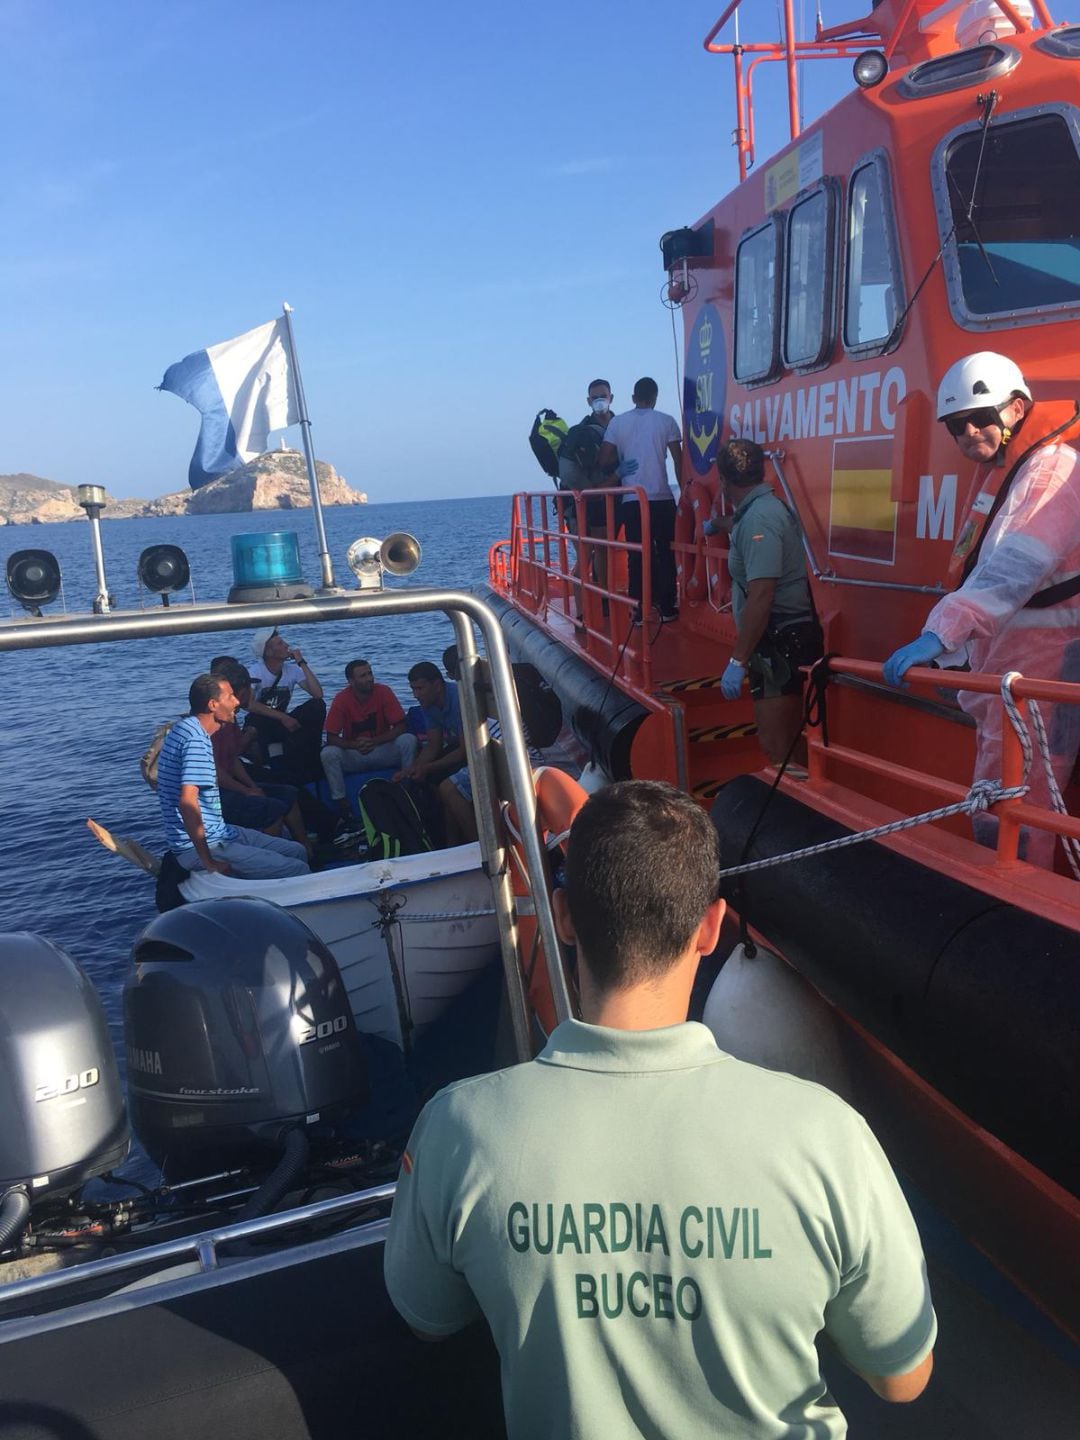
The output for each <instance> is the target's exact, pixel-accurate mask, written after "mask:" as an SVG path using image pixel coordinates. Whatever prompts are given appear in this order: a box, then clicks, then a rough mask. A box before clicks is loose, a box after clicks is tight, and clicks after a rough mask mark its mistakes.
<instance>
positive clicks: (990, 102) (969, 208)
mask: <svg viewBox="0 0 1080 1440" xmlns="http://www.w3.org/2000/svg"><path fill="white" fill-rule="evenodd" d="M1000 98H1001V97H1000V96H999V95H998V92H997V91H996V90H991V91H990V92H989V93H988V94H985V95H982V94H980V95H978V96H976V100H975V103H976V104H977V105H978V106H979V107H980V109H981V110H982V112H983V119H982V134H981V137H980V141H979V157H978V160H977V161H976V163H975V175H974V177H973V179H972V182H971V195H970V197H969V198H968V199H967V200H966V201H965V200H964V197H963V195H962V194H961V192H960V189H959V187H958V186H957V183H956V181H955V180H954V179H953V178H952V176H950V177H949V180H950V184H951V185H952V186H953V188H954V189H955V190H956V195H957V199H958V200H959V201H960V205H961V208H963V207H964V206H965V205H966V213H965V215H964V220H965V222H966V223H967V224H968V225H970V227H971V233H972V235H973V236H974V237H975V243H976V244H977V245H978V247H979V252H980V254H981V255H982V257H983V259H984V260H985V261H986V266H987V269H988V270H989V271H990V274H991V275H993V277H994V283H995V285H996V284H997V283H998V279H997V276H996V275H995V274H994V267H993V266H992V265H991V264H990V256H989V255H988V254H987V253H986V248H985V246H984V245H983V242H982V238H981V236H980V235H979V231H978V229H977V227H976V225H975V218H974V217H975V198H976V196H977V195H978V193H979V178H980V176H981V175H982V166H983V157H984V156H985V154H986V134H987V131H988V130H989V129H990V121H991V119H992V117H993V114H994V109H995V107H996V105H997V102H998V100H999V99H1000ZM946 174H948V171H946ZM955 234H956V219H955V218H954V219H953V222H952V224H951V225H950V226H949V230H948V234H947V235H946V236H945V238H944V240H942V242H941V245H940V247H939V249H938V252H937V254H936V255H935V256H934V258H933V260H931V261H930V264H929V265H928V266H927V267H926V273H925V274H924V275H923V277H922V279H921V280H920V281H919V283H918V285H916V286H915V291H914V294H913V295H912V297H911V299H910V300H909V301H908V303H907V304H906V305H905V306H904V308H903V310H901V311H900V314H899V315H898V316H897V318H896V322H895V324H894V325H893V327H892V329H891V330H890V331H889V338H888V340H887V341H886V342H885V349H886V350H891V349H892V347H893V346H894V345H895V344H896V341H897V338H898V337H899V335H900V332H901V331H902V330H903V328H904V321H905V320H906V319H907V317H908V316H909V315H910V314H911V311H912V309H913V307H914V305H915V301H916V300H918V298H919V296H920V295H921V294H922V290H923V286H924V285H925V284H926V282H927V281H928V280H929V279H930V276H931V275H932V274H933V273H934V271H935V270H936V269H937V267H938V265H939V264H940V263H941V257H942V256H943V255H944V254H945V247H946V246H947V245H948V244H949V242H950V241H951V240H952V238H953V236H954V235H955Z"/></svg>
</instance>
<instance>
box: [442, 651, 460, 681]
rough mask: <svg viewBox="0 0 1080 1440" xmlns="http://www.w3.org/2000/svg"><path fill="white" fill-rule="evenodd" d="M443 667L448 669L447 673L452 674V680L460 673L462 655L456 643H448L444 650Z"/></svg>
mask: <svg viewBox="0 0 1080 1440" xmlns="http://www.w3.org/2000/svg"><path fill="white" fill-rule="evenodd" d="M442 668H443V669H444V670H445V671H446V673H447V675H449V676H450V679H451V680H456V679H457V678H458V676H459V675H460V673H461V657H460V656H459V655H458V648H457V646H456V645H448V646H447V647H446V649H445V650H444V651H443V652H442Z"/></svg>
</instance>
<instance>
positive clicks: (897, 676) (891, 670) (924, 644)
mask: <svg viewBox="0 0 1080 1440" xmlns="http://www.w3.org/2000/svg"><path fill="white" fill-rule="evenodd" d="M944 653H945V646H944V645H943V644H942V643H941V641H940V640H939V639H938V637H937V636H936V635H935V634H934V632H933V631H932V630H924V631H923V633H922V634H921V635H920V636H919V638H918V639H917V640H911V641H909V642H908V644H907V645H901V646H900V649H899V650H894V651H893V653H892V654H891V655H890V656H889V658H888V660H886V661H885V666H884V671H885V679H886V680H887V681H888V683H889V684H890V685H899V686H900V688H901V689H906V688H907V687H906V686H905V685H904V676H905V675H906V674H907V672H908V671H909V670H910V669H911V667H912V666H913V665H929V664H930V661H931V660H936V659H937V657H938V656H939V655H943V654H944Z"/></svg>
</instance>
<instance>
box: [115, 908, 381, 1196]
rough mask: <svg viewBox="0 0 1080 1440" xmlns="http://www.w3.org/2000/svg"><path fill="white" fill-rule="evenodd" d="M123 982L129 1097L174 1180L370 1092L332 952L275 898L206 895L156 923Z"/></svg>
mask: <svg viewBox="0 0 1080 1440" xmlns="http://www.w3.org/2000/svg"><path fill="white" fill-rule="evenodd" d="M132 959H133V961H134V969H133V970H132V971H131V973H130V974H129V976H128V978H127V981H126V983H125V985H124V1039H125V1043H126V1046H127V1063H128V1096H129V1101H130V1105H131V1118H132V1123H133V1124H134V1126H135V1130H136V1133H137V1134H138V1136H139V1139H140V1140H141V1141H142V1143H143V1144H144V1145H145V1147H146V1149H147V1151H148V1152H149V1154H150V1156H151V1157H152V1158H153V1159H154V1160H155V1161H156V1162H157V1164H158V1165H160V1166H161V1168H162V1170H163V1171H164V1172H165V1174H166V1175H167V1177H168V1178H170V1179H180V1178H187V1177H190V1176H193V1175H197V1174H200V1173H203V1172H204V1171H205V1169H206V1168H207V1167H208V1166H212V1165H215V1164H220V1163H222V1162H224V1163H226V1164H235V1163H237V1162H239V1161H244V1160H258V1159H262V1158H265V1156H266V1150H267V1147H270V1146H277V1145H278V1144H279V1143H280V1142H281V1140H282V1137H283V1135H284V1134H285V1132H286V1131H288V1130H290V1129H294V1128H298V1127H299V1128H302V1127H305V1126H311V1125H314V1124H316V1123H323V1122H327V1121H331V1122H332V1121H333V1120H334V1119H335V1117H337V1116H338V1115H341V1114H343V1113H344V1112H345V1111H346V1110H347V1109H348V1108H349V1107H350V1106H352V1105H354V1104H357V1103H360V1102H362V1101H363V1100H364V1099H366V1097H367V1075H366V1068H365V1064H364V1057H363V1052H362V1050H361V1046H360V1037H359V1035H358V1033H357V1030H356V1023H355V1021H354V1020H353V1016H352V1010H351V1007H350V1005H349V997H348V994H347V993H346V990H345V986H344V984H343V982H342V979H341V974H340V972H339V970H338V967H337V963H336V961H335V960H334V957H333V955H331V953H330V951H329V950H328V949H327V948H326V946H325V945H324V944H323V942H322V941H321V940H319V939H318V938H317V937H316V936H315V935H313V934H312V933H311V931H310V930H309V929H308V928H307V926H306V925H304V924H303V923H302V922H301V921H299V920H297V919H296V917H295V916H293V915H290V914H289V912H288V911H287V910H283V909H281V907H280V906H278V905H273V904H271V903H270V902H269V901H268V900H254V899H247V898H244V899H235V900H208V901H202V902H199V903H197V904H194V905H184V906H182V907H181V908H180V909H177V910H169V911H167V912H166V913H165V914H164V915H159V916H158V917H157V918H156V919H155V920H152V921H151V922H150V924H149V925H148V926H147V927H146V929H145V930H144V931H143V932H142V934H141V935H140V936H139V938H138V939H137V940H136V941H135V945H134V949H133V951H132Z"/></svg>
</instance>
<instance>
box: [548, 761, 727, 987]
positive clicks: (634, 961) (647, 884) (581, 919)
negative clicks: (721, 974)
mask: <svg viewBox="0 0 1080 1440" xmlns="http://www.w3.org/2000/svg"><path fill="white" fill-rule="evenodd" d="M719 874H720V845H719V841H718V840H717V836H716V831H715V830H714V829H713V827H712V824H711V822H710V820H709V818H708V816H707V815H706V814H705V812H704V811H703V810H702V809H701V807H700V806H699V805H698V804H697V803H696V802H695V801H693V800H691V799H690V797H689V796H688V795H684V794H683V793H682V792H681V791H680V790H676V789H675V788H674V786H672V785H665V784H662V783H661V782H660V781H657V780H625V781H623V782H622V783H620V784H618V785H609V786H608V787H607V788H606V789H604V790H601V791H599V792H598V793H597V794H596V795H593V796H592V797H591V798H590V799H589V801H588V802H587V803H586V804H585V805H584V807H583V808H582V809H581V811H580V812H579V813H578V817H577V819H576V820H575V821H574V823H573V825H572V826H571V829H570V838H569V841H568V842H567V847H566V898H567V902H568V905H569V909H570V919H571V922H572V923H573V926H574V930H575V931H576V933H577V937H578V940H579V941H580V943H581V948H582V950H583V951H584V953H585V956H586V959H587V962H588V968H589V972H590V974H591V975H592V977H593V979H594V980H595V981H596V983H597V985H599V986H600V988H601V989H602V990H604V991H609V990H622V989H625V988H627V987H628V986H630V985H635V984H638V983H639V982H641V981H643V980H648V979H652V978H656V977H658V976H660V975H663V974H664V973H665V972H666V971H668V970H669V969H670V968H671V966H672V965H673V964H674V962H675V960H676V959H677V958H678V957H679V956H680V955H681V954H682V952H683V951H684V950H685V949H686V947H687V945H688V944H689V943H690V941H691V939H692V938H693V936H694V932H695V931H696V929H697V927H698V926H699V925H700V924H701V922H702V920H703V919H704V918H705V912H706V910H708V908H709V906H710V905H711V904H712V903H713V902H714V901H715V900H716V899H717V897H718V891H719Z"/></svg>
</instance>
